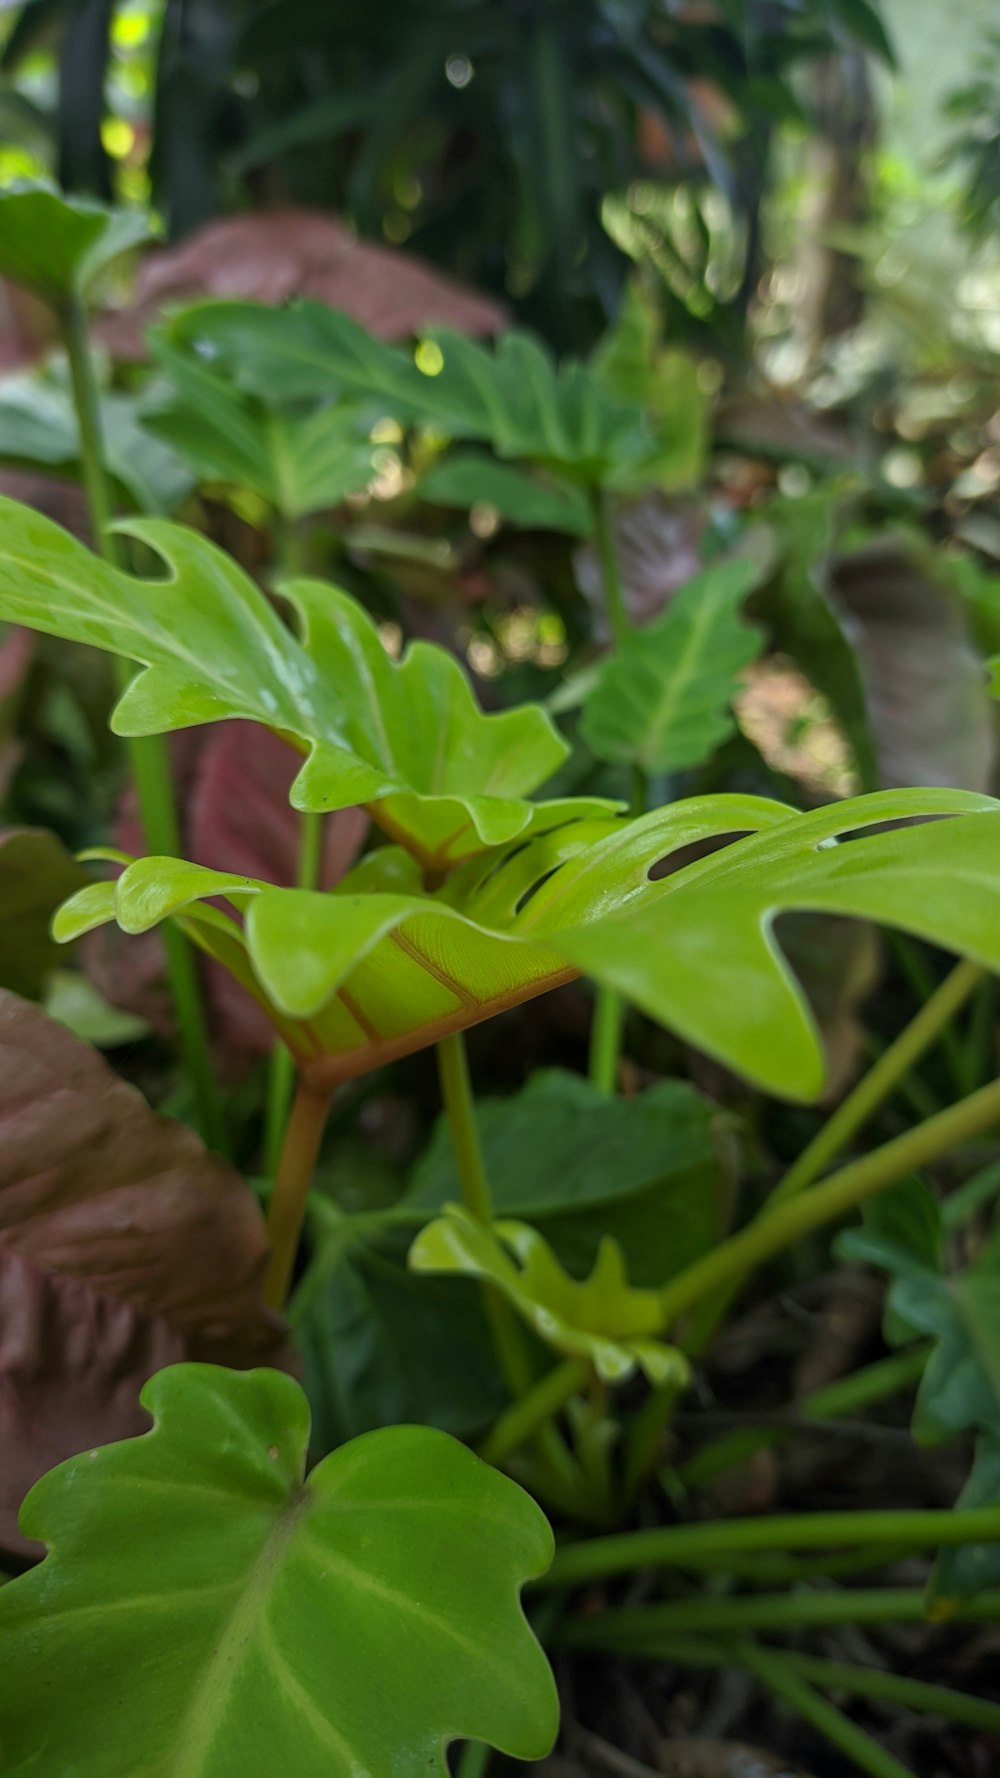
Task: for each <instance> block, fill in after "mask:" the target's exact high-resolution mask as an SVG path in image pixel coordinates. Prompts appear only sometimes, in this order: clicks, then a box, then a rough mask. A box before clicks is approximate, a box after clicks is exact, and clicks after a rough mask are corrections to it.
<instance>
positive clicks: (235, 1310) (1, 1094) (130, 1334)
mask: <svg viewBox="0 0 1000 1778" xmlns="http://www.w3.org/2000/svg"><path fill="white" fill-rule="evenodd" d="M0 1258H2V1259H3V1261H4V1262H5V1269H4V1275H3V1287H4V1292H5V1299H4V1305H3V1308H4V1313H3V1315H2V1316H0V1325H2V1327H3V1330H4V1335H3V1337H4V1344H3V1351H4V1355H5V1357H6V1359H7V1361H8V1364H9V1367H10V1368H9V1369H6V1370H5V1371H4V1372H3V1373H2V1375H0V1445H2V1446H3V1447H4V1449H5V1450H6V1451H7V1453H8V1455H7V1457H6V1458H5V1463H4V1466H3V1476H2V1492H0V1508H2V1515H3V1516H2V1521H0V1539H2V1540H3V1541H4V1542H7V1543H8V1544H9V1543H10V1541H11V1540H12V1538H14V1537H16V1532H15V1531H14V1521H15V1515H16V1511H17V1508H18V1506H19V1505H20V1500H21V1492H16V1493H15V1492H13V1490H16V1489H21V1491H22V1492H23V1488H22V1483H23V1481H24V1478H25V1476H26V1475H27V1476H28V1477H29V1478H30V1479H33V1478H34V1477H35V1476H37V1475H38V1474H39V1473H40V1472H41V1470H42V1469H43V1468H44V1467H45V1466H46V1465H47V1464H48V1463H50V1462H51V1461H52V1460H53V1456H54V1455H56V1456H66V1455H68V1454H69V1453H70V1452H71V1451H73V1450H74V1449H79V1448H80V1446H81V1444H82V1443H93V1442H94V1440H95V1439H100V1438H102V1437H105V1438H106V1437H109V1436H111V1437H113V1436H116V1435H117V1434H118V1433H120V1432H121V1431H123V1430H124V1431H128V1430H133V1429H135V1427H136V1419H135V1413H136V1408H135V1403H136V1399H137V1391H138V1388H139V1386H140V1385H141V1384H142V1383H143V1382H144V1381H145V1379H146V1376H147V1375H148V1371H146V1370H144V1369H142V1365H143V1364H144V1363H145V1362H146V1360H147V1359H155V1360H156V1362H157V1363H163V1362H165V1361H166V1360H168V1359H169V1358H171V1357H174V1356H177V1354H178V1352H181V1353H183V1354H185V1355H188V1356H191V1357H196V1358H212V1359H221V1360H223V1361H225V1362H231V1363H237V1364H238V1363H253V1362H257V1363H259V1362H261V1361H262V1360H267V1359H269V1358H275V1357H278V1356H279V1355H280V1353H281V1349H282V1342H283V1328H282V1324H281V1322H280V1321H279V1320H278V1318H277V1317H276V1316H275V1315H273V1314H272V1313H271V1311H270V1310H268V1309H267V1308H265V1306H264V1303H263V1300H262V1297H261V1294H260V1282H261V1277H262V1274H263V1269H264V1266H265V1263H266V1259H267V1242H266V1238H265V1234H264V1226H263V1221H262V1218H261V1215H260V1212H259V1210H258V1208H257V1204H256V1202H255V1200H254V1198H253V1196H252V1194H251V1192H250V1191H249V1189H248V1188H247V1186H245V1185H244V1184H243V1182H242V1180H241V1179H240V1178H239V1177H238V1176H237V1174H236V1173H235V1172H234V1171H233V1170H232V1168H231V1167H229V1166H228V1165H227V1163H226V1162H224V1161H222V1160H220V1159H218V1158H217V1157H216V1156H214V1155H210V1154H208V1153H207V1152H206V1150H205V1149H204V1148H203V1147H202V1146H201V1143H200V1142H199V1141H198V1139H197V1137H196V1136H195V1135H194V1134H193V1133H192V1132H191V1131H190V1130H188V1129H186V1128H185V1126H184V1125H182V1124H177V1123H171V1122H169V1121H168V1120H166V1119H164V1118H160V1117H157V1116H155V1115H154V1113H153V1112H152V1111H150V1109H149V1107H148V1106H147V1105H146V1104H145V1103H144V1101H143V1100H142V1099H141V1098H140V1097H139V1095H138V1093H137V1092H136V1091H135V1090H134V1089H133V1088H132V1087H129V1086H127V1085H126V1084H125V1082H124V1081H121V1080H119V1079H118V1077H117V1076H116V1075H114V1074H113V1073H112V1072H111V1070H110V1069H109V1068H108V1066H107V1064H106V1063H105V1062H104V1061H103V1060H102V1059H101V1057H100V1056H99V1055H98V1054H97V1053H96V1051H94V1050H92V1049H90V1048H88V1046H87V1045H86V1044H83V1043H80V1042H79V1041H78V1039H77V1038H75V1037H73V1036H72V1035H71V1034H70V1032H68V1031H66V1030H64V1029H63V1028H62V1026H60V1025H57V1024H55V1023H54V1022H53V1021H52V1020H51V1019H48V1018H46V1016H45V1014H44V1013H42V1012H41V1011H39V1010H38V1008H36V1007H33V1006H31V1005H30V1004H29V1003H28V1002H27V1001H24V1000H19V999H18V998H17V996H16V995H13V994H8V993H2V994H0ZM8 1261H10V1262H14V1261H17V1262H18V1264H17V1265H16V1266H15V1265H13V1263H11V1264H7V1263H6V1262H8ZM73 1284H77V1285H79V1286H80V1287H81V1288H80V1289H72V1288H70V1286H71V1285H73ZM161 1323H162V1324H163V1325H162V1326H161V1325H160V1324H161ZM154 1324H155V1325H154ZM40 1329H41V1333H40V1332H39V1330H40ZM105 1334H106V1336H107V1337H106V1342H105ZM83 1353H86V1354H87V1364H88V1367H89V1369H90V1371H91V1373H92V1374H91V1380H90V1382H89V1383H88V1385H87V1388H86V1389H85V1390H83V1391H82V1394H81V1401H82V1400H84V1399H86V1398H87V1397H88V1396H90V1397H91V1398H92V1397H93V1396H94V1395H96V1396H97V1397H98V1400H99V1401H101V1402H103V1408H104V1414H105V1417H104V1418H102V1419H101V1420H99V1421H98V1422H96V1423H93V1424H91V1423H90V1422H89V1421H88V1423H87V1425H86V1426H85V1425H83V1423H82V1421H81V1416H80V1413H79V1412H77V1413H74V1414H68V1413H67V1412H65V1402H66V1398H67V1396H68V1395H69V1394H70V1393H72V1392H73V1391H74V1390H76V1389H79V1388H80V1384H79V1377H80V1371H81V1368H82V1365H81V1359H82V1354H83ZM74 1379H76V1382H74ZM102 1385H103V1387H102ZM105 1391H106V1394H105ZM25 1392H27V1393H25ZM47 1409H50V1410H51V1411H52V1412H53V1413H57V1414H58V1418H55V1419H52V1420H50V1419H47V1418H46V1410H47ZM123 1416H124V1417H123ZM25 1431H26V1432H27V1435H28V1436H29V1440H30V1442H29V1444H28V1445H27V1447H24V1446H23V1445H22V1446H18V1444H17V1438H18V1436H19V1434H24V1433H25Z"/></svg>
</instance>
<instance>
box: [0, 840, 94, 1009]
mask: <svg viewBox="0 0 1000 1778" xmlns="http://www.w3.org/2000/svg"><path fill="white" fill-rule="evenodd" d="M86 878H87V873H86V871H84V870H83V868H82V866H80V865H79V864H76V863H75V862H74V860H73V859H72V858H71V857H70V855H69V853H68V852H67V851H66V848H65V846H63V845H62V843H61V842H60V841H59V840H57V839H56V836H55V834H54V833H46V832H45V830H44V829H43V828H39V827H18V828H8V829H7V831H6V833H0V988H12V989H13V991H14V993H15V994H24V995H26V996H27V998H28V999H29V1000H37V999H39V997H40V995H41V993H42V989H43V987H44V985H45V978H46V976H47V975H48V973H49V971H50V970H51V969H54V968H55V966H56V964H57V963H58V962H59V961H60V957H59V947H58V945H57V944H56V943H55V940H54V939H53V937H52V934H51V932H50V927H51V923H52V916H53V914H54V913H55V911H56V908H57V907H58V906H59V904H60V902H62V901H65V899H66V897H67V895H72V894H73V892H74V890H75V889H78V888H80V886H81V884H83V883H84V882H86Z"/></svg>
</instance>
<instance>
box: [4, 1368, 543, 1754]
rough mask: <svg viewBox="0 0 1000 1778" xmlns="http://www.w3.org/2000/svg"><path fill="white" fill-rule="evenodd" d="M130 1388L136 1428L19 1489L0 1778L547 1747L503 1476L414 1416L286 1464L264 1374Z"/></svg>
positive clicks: (287, 1383) (531, 1515)
mask: <svg viewBox="0 0 1000 1778" xmlns="http://www.w3.org/2000/svg"><path fill="white" fill-rule="evenodd" d="M143 1400H144V1402H145V1404H146V1406H147V1407H148V1409H149V1411H150V1412H151V1413H152V1414H153V1416H154V1419H155V1424H154V1427H153V1430H152V1432H150V1433H147V1434H146V1436H145V1437H143V1438H138V1439H132V1440H130V1441H129V1442H127V1443H125V1444H120V1445H111V1446H108V1447H106V1448H104V1449H103V1450H98V1451H91V1452H89V1453H88V1454H87V1455H86V1456H84V1457H78V1458H73V1459H71V1460H70V1462H68V1463H64V1464H62V1465H61V1466H60V1467H59V1468H58V1469H56V1470H53V1471H52V1472H51V1474H49V1475H47V1476H45V1477H44V1478H43V1480H42V1481H40V1482H39V1483H38V1484H37V1486H36V1487H35V1488H34V1489H33V1490H32V1493H31V1495H30V1497H29V1499H28V1501H27V1502H26V1504H25V1507H24V1513H23V1523H24V1528H25V1530H26V1532H27V1533H28V1534H29V1535H30V1536H32V1537H36V1538H41V1539H43V1540H44V1541H45V1542H47V1543H49V1544H50V1545H51V1553H50V1554H49V1556H48V1557H47V1558H46V1560H45V1561H44V1562H43V1563H42V1564H41V1566H40V1567H39V1568H36V1569H35V1570H33V1572H31V1573H29V1574H26V1575H24V1576H22V1577H21V1579H19V1580H16V1581H14V1582H12V1583H11V1585H9V1586H7V1587H5V1588H4V1589H3V1592H2V1596H0V1658H2V1665H3V1673H4V1691H3V1699H2V1702H0V1743H2V1746H3V1753H4V1771H5V1772H9V1773H10V1774H11V1778H17V1774H19V1773H24V1774H25V1778H27V1774H28V1773H29V1772H41V1771H43V1770H44V1771H46V1772H51V1773H53V1774H55V1773H56V1772H67V1773H68V1772H70V1771H72V1772H73V1773H74V1774H76V1778H138V1774H139V1773H142V1774H149V1778H275V1775H276V1774H278V1773H283V1772H289V1773H291V1772H294V1774H295V1778H361V1775H364V1778H385V1775H386V1774H388V1773H392V1774H393V1775H394V1778H428V1774H430V1773H438V1774H441V1775H442V1778H443V1775H444V1774H445V1773H446V1771H447V1766H446V1764H445V1758H444V1750H445V1748H446V1746H447V1744H448V1743H449V1742H450V1741H452V1740H454V1739H456V1738H459V1737H461V1738H463V1739H474V1740H480V1741H486V1742H489V1743H490V1744H492V1745H493V1746H496V1747H499V1748H500V1749H502V1751H503V1752H505V1753H509V1754H511V1755H513V1756H514V1757H515V1758H517V1759H538V1758H541V1757H542V1755H544V1754H545V1753H547V1752H548V1750H549V1747H550V1746H551V1744H552V1740H553V1738H554V1735H555V1729H556V1721H557V1712H558V1706H557V1701H556V1694H555V1687H554V1685H553V1682H552V1676H551V1674H550V1672H549V1669H548V1666H547V1663H546V1661H545V1657H544V1655H543V1654H542V1651H541V1649H540V1648H539V1646H538V1644H537V1643H536V1641H535V1639H534V1637H533V1636H532V1634H531V1632H530V1631H529V1629H528V1626H527V1624H526V1622H525V1619H524V1616H523V1613H522V1611H521V1607H520V1603H519V1600H518V1589H519V1587H520V1585H521V1584H522V1583H523V1582H524V1581H526V1580H530V1579H534V1578H535V1577H536V1576H538V1575H539V1574H542V1573H543V1572H544V1571H545V1569H546V1568H547V1567H548V1565H549V1562H550V1560H551V1556H552V1533H551V1532H550V1530H549V1527H548V1525H547V1523H546V1521H545V1519H544V1517H543V1515H542V1514H541V1512H540V1511H539V1509H538V1508H537V1507H536V1506H535V1504H534V1502H533V1501H532V1500H530V1499H529V1498H528V1496H527V1495H526V1494H524V1493H522V1492H521V1490H520V1488H518V1487H517V1486H516V1484H515V1483H513V1482H511V1481H509V1480H508V1479H507V1478H506V1477H505V1476H502V1475H500V1474H498V1473H497V1472H496V1471H495V1470H493V1469H490V1468H489V1467H488V1466H487V1465H486V1464H484V1463H481V1462H480V1461H479V1459H478V1458H476V1457H474V1456H473V1455H472V1453H471V1452H470V1451H468V1450H466V1449H465V1447H464V1446H462V1445H460V1444H458V1443H456V1442H455V1441H454V1440H453V1439H451V1438H449V1437H448V1436H447V1435H446V1434H444V1433H440V1432H433V1431H430V1430H428V1429H426V1428H424V1427H418V1426H395V1427H389V1428H386V1429H384V1430H382V1431H378V1432H371V1433H367V1434H365V1435H364V1436H363V1437H362V1438H359V1439H356V1440H355V1441H354V1443H353V1444H349V1445H345V1446H343V1447H342V1448H341V1449H340V1450H339V1451H336V1452H334V1453H333V1455H332V1456H330V1457H327V1458H325V1459H324V1461H323V1462H322V1463H320V1464H318V1465H317V1467H316V1468H315V1469H313V1470H312V1471H311V1472H310V1473H309V1475H308V1476H307V1475H306V1447H307V1443H308V1437H309V1413H308V1408H307V1406H306V1401H305V1397H304V1396H303V1394H302V1392H301V1390H300V1389H299V1387H298V1385H297V1384H295V1383H293V1382H292V1381H291V1379H290V1378H288V1377H285V1376H282V1375H281V1374H280V1373H279V1372H277V1371H253V1372H250V1373H248V1374H238V1373H236V1372H232V1371H225V1370H219V1369H216V1368H215V1367H213V1366H208V1365H177V1366H174V1367H172V1368H170V1369H168V1370H165V1371H161V1372H160V1374H159V1375H158V1376H157V1377H155V1378H154V1379H153V1380H152V1381H151V1382H150V1383H149V1384H147V1386H146V1389H145V1390H144V1391H143ZM81 1613H82V1614H83V1616H82V1617H81Z"/></svg>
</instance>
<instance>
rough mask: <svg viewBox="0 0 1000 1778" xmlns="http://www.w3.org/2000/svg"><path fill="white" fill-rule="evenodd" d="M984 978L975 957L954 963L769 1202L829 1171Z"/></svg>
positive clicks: (776, 1201)
mask: <svg viewBox="0 0 1000 1778" xmlns="http://www.w3.org/2000/svg"><path fill="white" fill-rule="evenodd" d="M982 978H983V971H982V970H981V969H980V968H979V966H978V965H977V964H975V963H965V962H963V963H959V964H957V965H956V966H955V968H954V969H953V970H952V972H951V974H950V975H948V976H946V977H945V979H944V981H943V982H942V983H941V986H940V987H939V988H937V989H936V990H935V992H934V993H933V994H932V995H931V997H930V999H929V1000H928V1001H926V1002H925V1004H924V1005H923V1006H922V1007H921V1008H920V1011H919V1012H918V1013H917V1015H916V1017H915V1018H913V1019H911V1021H910V1023H909V1024H908V1025H907V1026H906V1029H905V1030H904V1031H901V1032H900V1034H899V1036H898V1037H897V1038H896V1039H895V1041H894V1042H893V1043H891V1044H890V1045H889V1047H888V1049H887V1050H886V1051H885V1052H884V1054H883V1055H882V1056H880V1058H879V1060H878V1061H877V1062H876V1063H875V1065H874V1067H873V1068H870V1069H869V1071H868V1073H867V1074H866V1075H864V1077H863V1078H862V1079H861V1080H860V1081H859V1082H858V1084H857V1086H856V1087H855V1088H854V1091H853V1092H851V1093H848V1095H847V1098H846V1099H844V1100H843V1101H842V1102H841V1104H840V1105H838V1107H837V1109H836V1111H835V1112H834V1113H833V1115H832V1116H831V1117H829V1118H828V1119H827V1121H826V1123H825V1124H824V1125H823V1128H822V1129H821V1130H820V1131H819V1132H818V1134H817V1135H816V1136H814V1137H813V1140H812V1141H811V1142H810V1143H809V1145H808V1147H807V1148H804V1149H803V1151H802V1153H801V1154H800V1155H799V1158H798V1160H797V1161H796V1162H795V1164H794V1166H792V1167H790V1168H789V1170H788V1172H787V1173H786V1174H785V1177H784V1179H783V1180H782V1181H781V1184H780V1185H779V1186H778V1188H777V1190H776V1191H774V1192H772V1194H771V1197H770V1199H769V1200H768V1205H769V1208H770V1207H771V1206H773V1205H775V1204H784V1203H786V1202H787V1200H788V1199H789V1198H793V1197H794V1196H795V1195H796V1193H798V1192H800V1191H802V1190H803V1189H804V1188H805V1187H806V1186H807V1185H812V1183H813V1181H814V1180H815V1179H818V1178H819V1176H820V1174H821V1173H823V1172H825V1171H826V1168H827V1166H828V1165H829V1163H830V1162H831V1161H832V1160H834V1159H835V1158H836V1156H837V1155H838V1154H840V1153H841V1152H842V1150H843V1149H844V1148H845V1147H846V1146H847V1144H848V1142H850V1140H851V1138H852V1137H854V1136H856V1135H857V1133H858V1131H859V1130H861V1129H863V1128H864V1126H865V1124H866V1123H868V1121H869V1119H870V1118H872V1117H873V1116H874V1114H875V1112H876V1111H877V1110H878V1109H879V1106H880V1105H882V1104H884V1102H885V1100H886V1099H887V1098H888V1097H889V1095H890V1093H892V1092H893V1090H894V1089H895V1087H896V1086H898V1084H899V1081H900V1080H901V1078H902V1077H903V1075H905V1074H907V1073H908V1072H909V1070H910V1069H911V1068H912V1067H913V1064H914V1062H916V1061H917V1060H918V1058H919V1057H920V1056H922V1055H923V1054H924V1051H925V1050H927V1049H928V1048H929V1047H930V1045H931V1044H932V1043H934V1041H935V1040H936V1039H937V1038H939V1037H940V1036H941V1034H942V1032H943V1031H944V1030H945V1029H946V1028H947V1027H948V1026H949V1025H950V1023H951V1020H952V1019H953V1018H954V1016H955V1014H956V1012H957V1011H958V1009H959V1007H960V1006H962V1005H963V1004H964V1002H965V1001H966V1000H967V999H968V998H969V995H970V994H971V993H972V991H973V989H974V988H975V987H976V985H977V983H978V982H980V981H981V980H982Z"/></svg>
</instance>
